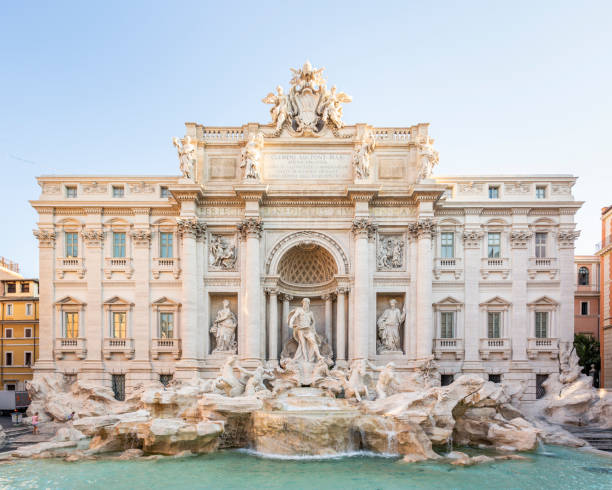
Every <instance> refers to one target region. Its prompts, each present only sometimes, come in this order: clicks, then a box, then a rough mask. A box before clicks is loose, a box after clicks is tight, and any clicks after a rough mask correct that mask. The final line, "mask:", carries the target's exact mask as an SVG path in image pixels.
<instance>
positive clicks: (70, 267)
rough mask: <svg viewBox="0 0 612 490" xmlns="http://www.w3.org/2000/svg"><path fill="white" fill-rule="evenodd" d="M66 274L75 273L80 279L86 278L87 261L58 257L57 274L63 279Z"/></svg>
mask: <svg viewBox="0 0 612 490" xmlns="http://www.w3.org/2000/svg"><path fill="white" fill-rule="evenodd" d="M66 272H75V273H76V274H77V275H78V277H79V279H83V277H85V260H84V259H83V258H82V257H58V258H57V259H56V263H55V274H56V277H57V278H58V279H63V278H64V275H65V274H66Z"/></svg>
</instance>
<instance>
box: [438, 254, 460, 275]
mask: <svg viewBox="0 0 612 490" xmlns="http://www.w3.org/2000/svg"><path fill="white" fill-rule="evenodd" d="M443 272H448V273H452V274H454V275H455V279H460V278H461V274H462V273H463V267H462V260H461V259H460V258H457V257H450V258H441V257H436V258H435V259H434V270H433V274H434V278H435V279H440V276H441V274H442V273H443Z"/></svg>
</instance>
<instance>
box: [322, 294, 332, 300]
mask: <svg viewBox="0 0 612 490" xmlns="http://www.w3.org/2000/svg"><path fill="white" fill-rule="evenodd" d="M321 299H322V300H323V301H332V300H333V299H334V294H333V293H327V294H323V295H322V296H321Z"/></svg>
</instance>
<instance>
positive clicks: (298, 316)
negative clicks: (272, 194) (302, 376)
mask: <svg viewBox="0 0 612 490" xmlns="http://www.w3.org/2000/svg"><path fill="white" fill-rule="evenodd" d="M288 323H289V328H290V329H291V330H292V331H293V338H294V339H295V340H296V341H297V343H298V347H297V350H296V351H295V354H294V355H293V359H294V360H297V361H307V362H317V361H321V360H322V359H323V357H322V356H321V353H320V352H319V343H320V340H318V339H317V337H318V335H317V332H316V330H315V318H314V315H313V313H312V311H311V310H310V300H309V299H308V298H304V299H303V300H302V306H301V307H300V306H298V307H297V308H296V309H295V310H293V311H292V312H291V313H289V321H288Z"/></svg>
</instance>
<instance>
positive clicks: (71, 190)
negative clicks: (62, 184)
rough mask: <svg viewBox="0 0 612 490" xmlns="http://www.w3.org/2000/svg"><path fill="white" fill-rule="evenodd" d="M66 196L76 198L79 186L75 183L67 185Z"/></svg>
mask: <svg viewBox="0 0 612 490" xmlns="http://www.w3.org/2000/svg"><path fill="white" fill-rule="evenodd" d="M66 197H68V198H74V197H77V188H76V186H75V185H67V186H66Z"/></svg>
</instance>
